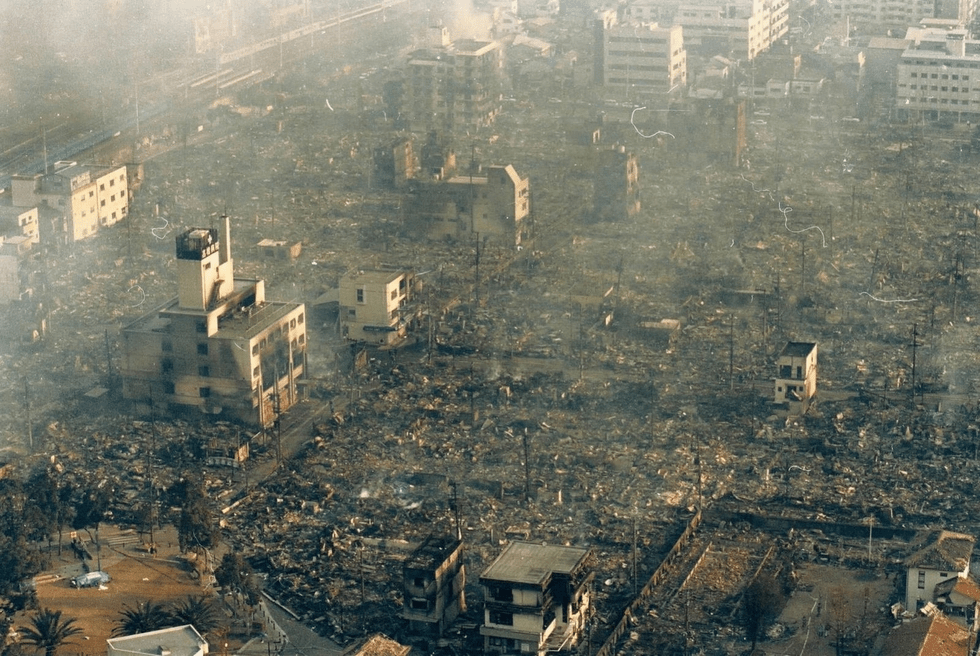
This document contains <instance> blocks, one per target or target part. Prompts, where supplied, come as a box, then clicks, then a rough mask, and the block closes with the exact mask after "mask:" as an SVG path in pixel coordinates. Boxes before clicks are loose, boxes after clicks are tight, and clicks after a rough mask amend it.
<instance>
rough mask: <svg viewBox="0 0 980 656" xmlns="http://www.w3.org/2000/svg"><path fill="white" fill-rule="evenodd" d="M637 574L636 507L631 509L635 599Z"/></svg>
mask: <svg viewBox="0 0 980 656" xmlns="http://www.w3.org/2000/svg"><path fill="white" fill-rule="evenodd" d="M638 575H639V572H637V569H636V508H634V509H633V598H634V599H636V579H637V576H638Z"/></svg>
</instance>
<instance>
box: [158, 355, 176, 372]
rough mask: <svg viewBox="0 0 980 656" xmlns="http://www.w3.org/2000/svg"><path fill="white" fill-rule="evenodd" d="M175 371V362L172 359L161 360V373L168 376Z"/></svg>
mask: <svg viewBox="0 0 980 656" xmlns="http://www.w3.org/2000/svg"><path fill="white" fill-rule="evenodd" d="M173 370H174V361H173V360H171V359H170V358H162V359H161V360H160V373H162V374H165V375H166V374H170V373H173Z"/></svg>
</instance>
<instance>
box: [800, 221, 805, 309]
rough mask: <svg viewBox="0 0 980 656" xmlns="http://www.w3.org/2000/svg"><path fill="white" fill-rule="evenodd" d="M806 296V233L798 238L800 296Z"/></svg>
mask: <svg viewBox="0 0 980 656" xmlns="http://www.w3.org/2000/svg"><path fill="white" fill-rule="evenodd" d="M804 296H806V233H804V234H803V237H802V238H801V239H800V298H801V299H802V298H803V297H804Z"/></svg>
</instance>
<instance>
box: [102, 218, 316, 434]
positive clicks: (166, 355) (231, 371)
mask: <svg viewBox="0 0 980 656" xmlns="http://www.w3.org/2000/svg"><path fill="white" fill-rule="evenodd" d="M176 246H177V261H176V268H177V283H178V296H177V298H175V299H172V300H170V301H168V302H167V303H165V304H163V305H162V306H160V307H158V308H156V309H154V310H152V311H151V312H149V313H147V314H145V315H144V316H142V317H140V318H139V319H137V320H136V321H134V322H133V323H131V324H130V325H128V326H126V327H125V328H123V331H122V342H123V344H122V348H123V358H122V366H121V375H122V381H123V396H124V397H125V398H127V399H131V400H133V401H136V402H137V403H139V404H145V405H147V406H149V409H150V410H154V411H155V410H159V409H163V410H170V411H173V412H200V413H204V414H211V415H219V416H222V417H226V418H228V419H232V420H235V421H240V422H243V423H246V424H251V425H258V426H263V427H264V426H269V425H271V424H272V423H274V422H275V420H276V418H277V417H278V415H279V414H280V413H282V412H285V411H286V410H288V409H289V408H290V407H291V406H292V405H293V404H294V403H296V402H297V401H298V400H299V398H300V384H301V381H302V379H304V378H305V375H306V310H305V307H304V305H303V304H302V303H284V302H276V301H267V300H266V298H265V282H264V281H262V280H254V279H243V278H235V275H234V262H233V260H232V257H231V227H230V220H229V219H228V218H227V217H225V221H224V226H223V230H222V234H221V236H220V239H219V235H218V229H216V228H194V229H189V230H185V231H184V232H182V233H180V234H179V235H177V237H176Z"/></svg>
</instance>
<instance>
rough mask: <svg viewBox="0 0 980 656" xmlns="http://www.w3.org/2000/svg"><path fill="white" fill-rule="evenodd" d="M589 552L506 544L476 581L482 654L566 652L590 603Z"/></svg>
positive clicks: (574, 641)
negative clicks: (480, 601) (481, 606)
mask: <svg viewBox="0 0 980 656" xmlns="http://www.w3.org/2000/svg"><path fill="white" fill-rule="evenodd" d="M591 553H592V552H591V551H590V550H589V549H581V548H577V547H562V546H551V545H540V544H531V543H527V542H511V543H510V544H508V545H507V547H506V548H504V550H503V552H501V554H500V555H499V556H497V558H496V559H495V560H494V561H493V562H492V563H491V564H490V566H489V567H487V569H486V570H485V571H484V572H483V575H482V576H480V585H482V586H483V598H484V600H485V601H484V611H483V625H482V626H481V627H480V635H482V636H483V651H484V653H485V654H537V656H545V654H548V653H552V652H562V651H570V650H571V649H572V648H573V647H574V646H575V645H576V644H578V642H579V640H581V638H582V634H583V631H584V629H585V620H586V618H587V617H588V614H589V606H590V605H591V603H592V599H591V595H590V593H589V583H590V582H591V581H592V578H593V576H594V573H593V572H592V569H591V566H590V555H591Z"/></svg>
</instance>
